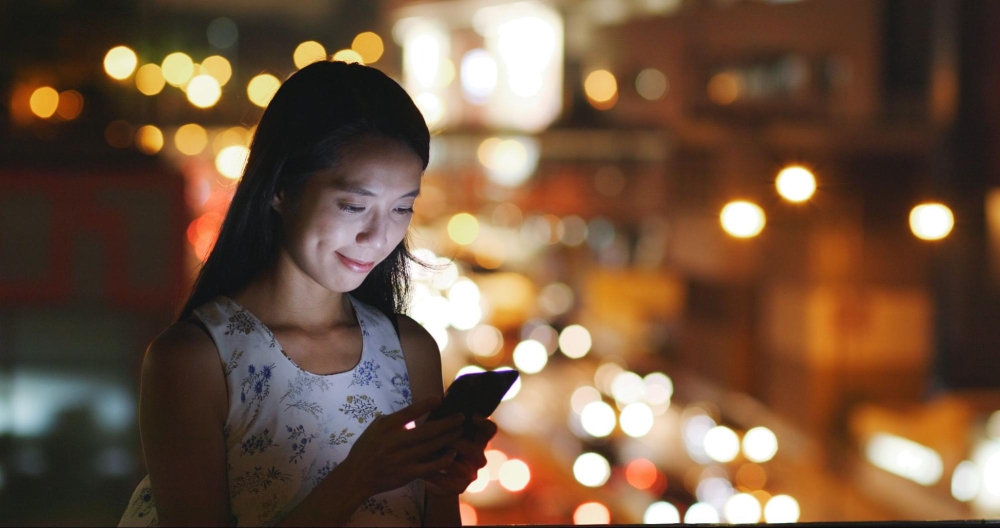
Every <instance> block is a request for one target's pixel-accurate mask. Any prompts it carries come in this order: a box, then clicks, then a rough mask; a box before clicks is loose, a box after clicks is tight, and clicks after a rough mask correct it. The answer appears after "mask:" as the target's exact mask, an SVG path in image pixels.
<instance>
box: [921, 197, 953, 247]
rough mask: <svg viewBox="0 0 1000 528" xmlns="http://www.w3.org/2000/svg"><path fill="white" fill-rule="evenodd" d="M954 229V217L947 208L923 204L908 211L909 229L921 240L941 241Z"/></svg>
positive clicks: (941, 205) (939, 205) (942, 205)
mask: <svg viewBox="0 0 1000 528" xmlns="http://www.w3.org/2000/svg"><path fill="white" fill-rule="evenodd" d="M953 227H955V216H954V215H953V214H952V212H951V209H949V208H948V206H946V205H944V204H940V203H925V204H921V205H918V206H916V207H914V208H913V210H912V211H910V229H911V230H912V231H913V234H914V235H916V237H917V238H920V239H922V240H941V239H942V238H945V237H947V236H948V234H949V233H951V230H952V228H953Z"/></svg>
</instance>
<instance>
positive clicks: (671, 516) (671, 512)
mask: <svg viewBox="0 0 1000 528" xmlns="http://www.w3.org/2000/svg"><path fill="white" fill-rule="evenodd" d="M642 522H643V523H644V524H678V523H680V522H681V514H680V512H679V511H677V507H676V506H674V505H673V504H670V503H669V502H665V501H657V502H654V503H653V504H650V505H649V507H648V508H646V513H644V514H643V515H642Z"/></svg>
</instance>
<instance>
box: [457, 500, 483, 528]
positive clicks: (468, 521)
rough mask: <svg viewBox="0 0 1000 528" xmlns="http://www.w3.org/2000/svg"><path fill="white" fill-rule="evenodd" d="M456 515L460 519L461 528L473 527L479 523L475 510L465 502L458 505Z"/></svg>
mask: <svg viewBox="0 0 1000 528" xmlns="http://www.w3.org/2000/svg"><path fill="white" fill-rule="evenodd" d="M458 515H459V517H460V518H461V519H462V526H475V525H476V524H478V523H479V515H478V514H477V513H476V508H475V507H473V506H472V505H471V504H468V503H466V502H459V503H458Z"/></svg>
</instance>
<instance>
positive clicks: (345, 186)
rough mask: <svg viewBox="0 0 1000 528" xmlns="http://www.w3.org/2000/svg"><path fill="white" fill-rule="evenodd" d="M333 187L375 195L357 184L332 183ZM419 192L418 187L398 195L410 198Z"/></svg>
mask: <svg viewBox="0 0 1000 528" xmlns="http://www.w3.org/2000/svg"><path fill="white" fill-rule="evenodd" d="M333 188H334V189H337V190H338V191H343V192H348V193H351V194H357V195H360V196H376V194H375V193H374V192H372V190H371V189H368V188H366V187H361V186H359V185H351V184H349V183H348V184H339V185H333ZM419 194H420V189H414V190H412V191H410V192H408V193H406V194H404V195H402V196H400V198H410V197H413V198H416V197H417V196H418V195H419Z"/></svg>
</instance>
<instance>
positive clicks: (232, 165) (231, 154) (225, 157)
mask: <svg viewBox="0 0 1000 528" xmlns="http://www.w3.org/2000/svg"><path fill="white" fill-rule="evenodd" d="M248 154H250V150H249V149H247V148H246V147H244V146H242V145H231V146H228V147H226V148H224V149H222V150H221V151H220V152H219V154H218V155H217V156H215V168H216V170H218V171H219V174H221V175H223V176H225V177H226V178H229V179H230V180H237V179H239V177H240V175H242V174H243V166H244V165H246V162H247V155H248Z"/></svg>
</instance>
